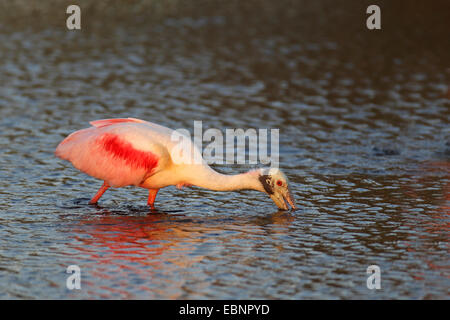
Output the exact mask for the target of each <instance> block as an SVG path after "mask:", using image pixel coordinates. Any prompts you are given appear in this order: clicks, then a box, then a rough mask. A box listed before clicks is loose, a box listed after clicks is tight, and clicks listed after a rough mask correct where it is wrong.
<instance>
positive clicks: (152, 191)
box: [147, 189, 159, 209]
mask: <svg viewBox="0 0 450 320" xmlns="http://www.w3.org/2000/svg"><path fill="white" fill-rule="evenodd" d="M158 191H159V189H148V201H147V204H148V205H149V206H151V207H152V209H154V208H155V207H154V206H153V204H154V203H155V198H156V194H157V193H158Z"/></svg>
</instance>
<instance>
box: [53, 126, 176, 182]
mask: <svg viewBox="0 0 450 320" xmlns="http://www.w3.org/2000/svg"><path fill="white" fill-rule="evenodd" d="M91 124H92V125H93V127H90V128H87V129H82V130H79V131H76V132H74V133H72V134H71V135H69V136H68V137H67V138H66V139H64V140H63V141H62V142H61V143H60V144H59V145H58V147H57V148H56V151H55V154H56V155H57V156H58V157H60V158H62V159H64V160H68V161H70V162H71V163H72V164H73V165H74V167H76V168H77V169H79V170H81V171H83V172H85V173H87V174H89V175H90V176H93V177H95V178H98V179H102V180H104V181H106V182H108V184H109V185H111V186H113V187H121V186H126V185H140V184H141V183H142V182H143V181H144V180H145V179H146V178H147V177H149V176H151V175H152V174H154V173H156V172H158V171H160V170H163V169H164V168H165V167H166V166H168V165H169V164H170V156H169V153H168V150H167V141H168V139H170V137H168V135H169V134H170V131H171V129H169V128H165V127H162V126H158V125H155V126H156V127H155V126H152V124H151V123H147V122H146V121H142V120H138V119H106V120H98V121H93V122H92V123H91ZM148 124H150V125H148Z"/></svg>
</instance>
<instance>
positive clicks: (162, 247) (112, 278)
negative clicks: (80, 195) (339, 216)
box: [72, 206, 294, 298]
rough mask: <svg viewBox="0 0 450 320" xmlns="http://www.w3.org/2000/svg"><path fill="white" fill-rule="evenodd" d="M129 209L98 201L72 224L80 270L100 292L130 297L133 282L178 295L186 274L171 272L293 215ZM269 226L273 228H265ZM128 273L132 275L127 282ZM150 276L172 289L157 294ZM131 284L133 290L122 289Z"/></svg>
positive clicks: (152, 291) (152, 292) (149, 289)
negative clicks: (194, 213) (193, 213)
mask: <svg viewBox="0 0 450 320" xmlns="http://www.w3.org/2000/svg"><path fill="white" fill-rule="evenodd" d="M129 209H131V210H119V211H115V210H111V209H105V208H101V207H99V206H97V207H96V212H95V213H94V214H89V215H86V216H85V217H84V218H83V219H81V220H79V221H78V223H77V224H76V225H75V227H74V229H73V230H72V232H73V233H74V234H76V235H77V236H76V239H77V240H78V241H76V245H73V246H72V248H73V249H74V250H75V251H77V255H79V256H81V257H83V260H84V261H86V263H84V264H83V270H85V271H87V272H88V273H89V275H90V276H91V277H94V278H101V279H102V282H103V283H105V285H104V286H103V287H101V288H97V289H92V290H98V289H101V290H103V292H104V293H103V294H104V295H103V297H104V298H110V297H114V296H116V295H119V296H120V297H127V298H130V297H131V296H130V294H131V293H130V292H135V291H136V286H137V288H138V289H139V290H140V291H141V292H142V291H144V292H148V297H164V298H177V297H180V295H181V294H182V289H181V287H182V286H183V285H184V283H185V281H186V280H187V279H185V278H181V279H180V278H177V279H175V278H176V277H175V278H174V277H173V276H172V275H173V274H174V273H176V272H178V273H179V271H180V270H182V269H186V268H188V269H190V270H189V272H193V271H192V270H193V269H195V268H192V267H193V266H194V265H195V264H196V263H199V262H201V261H203V260H204V259H205V257H207V258H208V259H209V258H211V257H213V258H214V257H216V256H220V255H221V254H223V250H233V248H228V246H232V245H233V244H232V243H230V242H229V241H232V240H235V239H238V240H239V239H247V240H248V239H250V240H251V239H252V237H254V235H255V234H258V235H261V234H269V235H270V234H271V233H278V232H280V231H279V228H277V226H283V225H286V224H289V222H290V221H292V220H293V219H294V218H293V216H292V215H291V214H290V213H287V212H283V211H278V212H275V213H273V214H269V215H267V216H263V217H254V216H253V217H241V216H239V217H235V216H234V217H232V218H230V217H228V216H224V215H220V216H190V215H185V214H184V213H183V212H181V211H175V212H173V211H172V212H164V211H160V210H158V209H154V210H150V209H142V208H129ZM127 213H128V214H127ZM268 225H271V226H274V227H273V228H272V227H269V226H268ZM272 229H277V231H274V232H272V231H269V232H267V230H272ZM227 231H233V233H232V235H231V236H227V235H226V232H227ZM236 231H237V232H236ZM234 249H236V250H239V248H238V247H236V248H234ZM233 251H234V250H233ZM174 271H175V272H174ZM130 279H134V280H132V281H131V282H130ZM133 282H135V283H133ZM155 282H156V283H158V282H159V283H160V285H161V286H163V287H166V286H169V287H170V286H172V287H173V290H166V289H167V288H165V289H161V295H160V296H158V290H159V289H158V288H159V286H158V285H156V286H155ZM161 282H164V284H161ZM85 283H86V287H88V288H90V287H91V286H92V287H94V283H97V285H96V286H97V287H98V281H90V280H89V279H85ZM108 284H110V285H108ZM130 286H131V287H132V288H133V290H127V288H129V287H130ZM167 292H172V293H171V294H169V295H168V294H167Z"/></svg>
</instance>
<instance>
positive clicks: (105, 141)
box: [55, 118, 296, 210]
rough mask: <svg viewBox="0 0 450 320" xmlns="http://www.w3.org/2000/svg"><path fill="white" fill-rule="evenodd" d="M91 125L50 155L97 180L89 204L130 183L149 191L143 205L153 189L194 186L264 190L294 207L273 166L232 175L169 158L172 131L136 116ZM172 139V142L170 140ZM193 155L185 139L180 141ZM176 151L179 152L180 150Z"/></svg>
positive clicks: (153, 194)
mask: <svg viewBox="0 0 450 320" xmlns="http://www.w3.org/2000/svg"><path fill="white" fill-rule="evenodd" d="M90 124H91V125H92V127H90V128H87V129H82V130H79V131H76V132H74V133H72V134H71V135H69V136H68V137H67V138H65V139H64V140H63V141H62V142H61V143H60V144H59V145H58V147H57V148H56V151H55V154H56V156H58V157H59V158H61V159H64V160H68V161H70V162H71V163H72V164H73V165H74V167H75V168H77V169H79V170H81V171H83V172H85V173H87V174H88V175H90V176H92V177H95V178H97V179H101V180H103V181H104V182H103V186H102V187H101V188H100V190H98V192H97V194H96V195H95V196H94V197H93V198H92V199H91V201H90V202H89V203H91V204H95V203H97V201H98V200H99V199H100V197H101V196H102V195H103V193H105V191H106V190H107V189H108V188H109V187H115V188H119V187H124V186H128V185H135V186H138V187H142V188H145V189H148V190H149V195H148V202H147V203H148V205H149V206H151V207H152V208H154V206H153V204H154V202H155V198H156V194H157V193H158V191H159V189H161V188H164V187H167V186H171V185H175V186H177V188H181V187H183V186H191V185H194V186H198V187H201V188H206V189H210V190H217V191H232V190H240V189H252V190H257V191H261V192H264V193H267V194H268V195H269V196H270V198H271V199H272V200H273V201H274V202H275V204H276V205H277V206H278V208H280V209H283V210H288V206H287V203H286V202H288V203H289V204H290V205H291V207H292V208H293V209H296V207H295V202H294V199H293V197H292V195H291V192H290V191H289V187H288V179H287V178H286V176H285V175H284V174H283V173H282V172H281V171H280V170H279V169H276V168H262V169H256V170H252V171H249V172H247V173H242V174H237V175H224V174H220V173H218V172H216V171H214V170H213V169H212V168H210V167H209V166H208V165H207V164H206V162H205V161H204V160H203V159H201V158H200V161H199V163H198V162H197V163H196V162H194V161H179V159H175V158H176V157H178V156H180V157H182V156H183V155H181V153H182V152H180V151H175V150H177V149H175V148H176V146H177V144H179V141H176V140H175V139H172V138H171V137H172V134H173V133H174V130H172V129H169V128H166V127H163V126H160V125H157V124H154V123H151V122H147V121H143V120H139V119H133V118H127V119H106V120H97V121H92V122H90ZM174 140H175V141H174ZM184 140H187V141H188V144H189V145H190V146H191V147H192V148H193V149H192V150H194V152H193V153H192V152H190V153H191V154H192V157H193V154H194V153H195V152H196V153H197V156H198V153H199V151H198V149H196V148H195V147H194V144H193V143H192V141H191V140H190V139H184ZM178 149H180V150H181V148H179V146H178Z"/></svg>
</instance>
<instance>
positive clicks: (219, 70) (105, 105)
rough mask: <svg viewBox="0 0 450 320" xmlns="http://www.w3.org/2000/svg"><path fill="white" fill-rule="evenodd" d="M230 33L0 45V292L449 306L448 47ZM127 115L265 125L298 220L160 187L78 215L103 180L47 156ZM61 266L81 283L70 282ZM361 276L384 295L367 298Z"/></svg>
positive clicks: (223, 28) (206, 25)
mask: <svg viewBox="0 0 450 320" xmlns="http://www.w3.org/2000/svg"><path fill="white" fill-rule="evenodd" d="M236 19H238V17H237V18H236ZM310 19H312V18H310ZM230 21H231V22H230ZM129 23H130V22H129V21H128V24H129ZM240 23H241V22H239V21H237V22H236V21H234V20H233V21H232V20H231V19H229V17H228V18H227V17H226V16H221V15H214V14H211V16H209V17H202V18H179V17H172V18H166V19H162V20H161V22H158V23H156V24H155V25H152V27H151V28H150V27H148V28H146V29H145V30H143V29H142V28H133V27H130V26H129V25H126V24H125V22H124V23H123V24H118V26H116V27H115V28H112V29H108V30H106V31H105V30H103V31H102V32H86V31H83V32H78V33H77V32H67V31H65V30H64V29H61V28H59V29H58V28H54V27H52V28H48V29H45V28H44V29H43V30H33V29H25V30H19V29H18V31H14V32H9V31H8V32H6V31H4V32H2V33H0V70H1V73H0V128H1V134H0V147H1V150H2V155H1V157H0V211H1V214H0V298H4V299H5V298H6V299H9V298H15V299H17V298H44V299H47V298H56V299H72V298H75V299H78V298H137V299H148V298H150V299H151V298H162V299H173V298H189V299H197V298H199V299H205V298H206V299H209V298H216V299H258V298H259V299H318V298H322V299H323V298H325V299H355V298H360V299H381V298H395V299H397V298H399V299H405V298H412V299H433V298H445V299H448V298H449V297H450V296H449V287H450V280H449V278H450V273H449V267H450V265H449V259H448V257H449V222H450V221H449V199H450V198H449V192H450V175H449V173H450V162H449V157H450V130H449V128H450V126H449V117H450V111H449V110H450V108H449V98H448V96H446V95H447V90H448V85H449V84H450V76H449V69H446V67H447V68H448V61H450V59H447V60H445V58H446V57H447V58H448V51H447V52H442V51H433V50H432V49H429V50H427V49H423V50H420V51H417V52H416V51H414V50H415V49H413V50H409V51H408V50H407V51H401V50H400V51H396V50H395V49H396V48H397V47H396V46H395V44H392V43H391V42H389V43H391V45H392V46H393V47H390V46H389V47H388V48H389V49H386V48H385V49H379V48H378V50H379V51H376V52H375V53H374V52H372V51H370V52H368V51H367V50H365V49H364V45H365V43H364V41H363V40H361V39H360V38H358V39H359V40H357V39H355V43H349V42H348V41H346V38H347V36H346V35H345V34H343V35H341V36H339V37H337V38H336V37H327V36H318V35H317V36H316V35H315V34H314V36H312V35H311V34H310V33H311V32H313V33H314V31H311V30H304V31H303V32H301V30H300V29H295V31H296V33H295V36H293V34H294V33H293V31H292V30H290V29H289V27H288V26H289V24H287V27H286V28H281V29H278V28H276V27H274V26H269V25H263V26H261V28H259V26H258V25H256V24H255V23H254V22H252V21H250V22H249V24H248V25H246V27H245V28H243V27H242V24H240ZM252 23H253V24H252ZM286 23H287V22H286ZM302 23H305V24H308V21H303V22H302ZM294 27H298V25H296V24H294V25H293V28H294ZM219 35H220V36H219ZM416 40H417V39H415V38H411V39H409V40H408V39H406V40H405V41H410V42H415V41H416ZM392 48H393V49H392ZM397 49H398V48H397ZM405 52H406V53H405ZM128 116H130V117H136V118H142V119H145V120H148V121H153V122H157V123H160V124H163V125H166V126H168V127H172V128H187V129H189V130H192V129H193V121H194V120H202V121H203V125H204V127H205V129H206V128H212V127H214V128H219V129H221V130H225V128H244V129H245V128H279V129H280V152H281V158H280V162H281V164H280V166H281V167H282V169H283V171H284V172H285V173H286V174H287V176H288V177H289V179H290V182H291V188H292V191H293V194H294V197H295V198H296V200H297V204H298V205H299V206H300V210H297V211H294V212H282V211H277V210H276V207H275V206H274V204H273V203H272V202H271V200H270V199H268V198H267V197H266V196H264V195H263V194H258V193H257V192H253V191H242V192H233V193H221V192H212V191H207V190H201V189H197V188H192V189H183V190H181V191H180V190H178V189H176V188H174V187H170V188H166V189H164V190H162V191H161V192H160V193H159V194H158V197H157V209H156V211H153V212H151V211H150V210H149V209H148V208H147V206H146V196H147V192H146V191H145V190H144V189H137V188H132V187H128V188H122V189H115V190H109V191H108V192H107V193H106V194H105V195H104V196H103V198H102V199H101V201H100V202H99V205H98V206H92V205H87V202H88V200H89V199H90V197H92V195H93V194H94V193H95V192H96V191H97V189H98V188H99V187H100V186H101V182H100V181H98V180H95V179H93V178H90V177H88V176H86V175H85V174H83V173H80V172H78V171H77V170H76V169H74V168H73V167H72V166H71V165H70V164H69V163H67V162H64V161H62V160H60V159H57V158H55V156H54V155H53V152H54V149H55V147H56V145H57V144H58V143H59V142H60V141H61V140H62V139H63V138H64V137H65V136H66V135H68V134H69V133H71V132H73V131H75V130H78V129H81V128H84V127H87V126H88V122H89V121H91V120H95V119H102V118H109V117H128ZM250 167H251V166H239V165H232V166H227V165H220V166H216V168H217V169H218V170H219V171H221V172H226V173H234V172H243V171H246V170H248V169H249V168H250ZM73 264H76V265H78V266H80V268H81V277H82V282H81V286H82V288H81V290H73V291H70V290H68V289H66V278H67V276H68V274H67V273H66V272H65V271H66V268H67V266H69V265H73ZM373 264H376V265H378V266H379V267H380V268H381V281H382V282H381V286H382V288H381V290H369V289H368V288H367V286H366V280H367V277H368V275H367V274H366V268H367V267H368V266H369V265H373Z"/></svg>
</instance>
